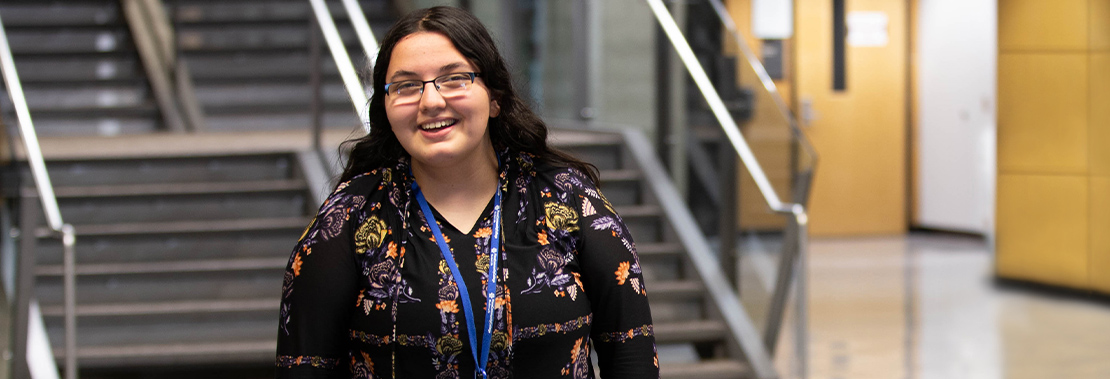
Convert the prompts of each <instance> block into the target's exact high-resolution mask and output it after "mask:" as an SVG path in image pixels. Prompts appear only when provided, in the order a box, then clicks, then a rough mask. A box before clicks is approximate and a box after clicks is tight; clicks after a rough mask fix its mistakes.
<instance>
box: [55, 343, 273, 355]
mask: <svg viewBox="0 0 1110 379" xmlns="http://www.w3.org/2000/svg"><path fill="white" fill-rule="evenodd" d="M276 348H277V340H276V339H265V340H255V341H238V342H217V343H173V344H134V345H110V346H81V347H78V348H77V356H78V357H80V358H81V359H95V358H136V357H156V356H188V355H213V354H216V355H231V354H251V353H270V354H273V353H274V352H275V349H276ZM64 354H65V350H64V349H63V348H60V347H59V348H54V355H55V356H62V355H64Z"/></svg>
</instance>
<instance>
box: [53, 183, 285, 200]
mask: <svg viewBox="0 0 1110 379" xmlns="http://www.w3.org/2000/svg"><path fill="white" fill-rule="evenodd" d="M305 186H306V184H305V182H304V181H303V180H298V179H277V180H251V181H234V182H227V181H224V182H184V183H144V184H118V185H91V186H65V187H58V188H57V189H56V190H55V195H57V196H58V197H60V198H77V197H122V196H149V195H200V194H225V193H257V192H272V191H292V190H301V189H305Z"/></svg>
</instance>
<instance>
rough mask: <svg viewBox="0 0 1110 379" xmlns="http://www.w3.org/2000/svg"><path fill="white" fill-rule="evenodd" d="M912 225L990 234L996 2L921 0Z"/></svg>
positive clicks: (993, 165) (993, 142)
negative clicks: (915, 200)
mask: <svg viewBox="0 0 1110 379" xmlns="http://www.w3.org/2000/svg"><path fill="white" fill-rule="evenodd" d="M917 9H918V12H917V15H916V20H917V37H916V40H917V44H916V46H917V56H916V61H917V62H916V63H917V65H916V67H917V80H916V83H917V84H916V85H915V87H916V92H917V98H918V108H917V112H916V113H917V115H916V117H915V118H916V119H917V127H916V129H917V130H916V138H915V143H916V148H915V155H916V156H917V162H918V163H917V167H918V171H917V176H916V180H915V188H914V195H915V197H916V198H917V204H916V206H917V211H916V212H914V224H916V225H920V226H924V227H929V228H934V229H944V230H953V231H962V232H971V233H979V234H989V233H991V232H993V230H994V226H993V225H994V222H993V219H994V173H995V155H994V151H995V129H996V128H995V118H994V104H995V99H996V95H995V88H996V84H995V81H996V80H995V78H996V77H997V69H996V67H997V62H998V37H997V35H998V33H997V20H998V8H997V2H996V1H994V0H920V1H919V2H918V8H917Z"/></svg>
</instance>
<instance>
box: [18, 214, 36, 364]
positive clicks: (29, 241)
mask: <svg viewBox="0 0 1110 379" xmlns="http://www.w3.org/2000/svg"><path fill="white" fill-rule="evenodd" d="M35 200H36V199H35V198H34V197H30V196H26V197H22V198H20V201H19V203H20V207H19V252H18V253H17V257H18V259H17V261H18V263H17V265H16V267H17V269H16V271H15V277H16V285H15V304H14V305H15V307H14V311H13V313H14V315H13V317H12V378H13V379H30V378H31V369H30V367H28V366H27V331H28V330H29V328H30V325H31V297H32V296H34V292H35V243H36V241H35V230H34V229H35V225H37V224H38V221H39V217H38V216H39V213H38V211H39V210H38V209H37V207H35Z"/></svg>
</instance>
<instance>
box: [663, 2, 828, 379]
mask: <svg viewBox="0 0 1110 379" xmlns="http://www.w3.org/2000/svg"><path fill="white" fill-rule="evenodd" d="M646 1H647V3H648V6H649V7H650V8H651V10H652V13H653V14H654V15H655V18H656V20H657V21H658V22H659V25H660V27H661V28H662V29H663V32H664V33H665V34H666V36H667V38H668V39H669V40H670V42H671V44H672V45H673V47H674V49H675V52H676V53H677V54H678V56H679V58H680V60H681V61H682V63H683V65H684V66H685V68H686V70H687V72H688V73H689V74H690V77H691V78H692V79H693V81H694V83H695V85H696V86H697V87H698V90H699V91H700V92H701V94H702V97H704V99H705V101H706V102H707V103H708V105H709V108H710V110H711V111H712V112H713V115H714V116H715V117H716V119H717V121H718V123H719V124H720V127H721V129H722V131H723V132H724V134H725V136H726V137H727V139H728V141H729V142H730V143H731V144H732V147H733V148H734V149H735V150H736V153H737V155H738V156H739V157H740V161H741V162H742V163H743V164H744V168H746V169H747V170H748V172H749V173H750V174H751V178H752V179H753V180H754V182H755V185H756V187H757V188H758V190H759V193H760V194H761V195H762V197H763V200H764V202H765V203H766V204H767V206H768V207H769V208H770V209H771V211H773V212H775V213H779V214H783V215H787V216H789V217H790V218H791V219H792V221H793V227H794V234H795V235H794V237H795V240H794V241H792V243H794V244H795V245H794V248H793V249H790V250H788V251H787V254H786V255H785V256H784V257H783V258H782V260H781V261H780V265H781V266H780V275H779V278H778V279H779V280H778V283H777V284H776V287H775V294H774V295H773V300H772V306H771V307H770V309H769V312H770V313H771V315H770V316H771V318H769V319H768V320H769V321H770V322H771V324H770V325H768V327H767V328H765V330H764V338H763V341H764V342H763V343H758V344H756V343H753V342H752V341H751V336H750V335H749V334H748V333H744V330H743V329H744V328H743V327H745V326H750V324H748V325H743V323H739V324H734V322H731V321H730V320H729V319H727V318H726V321H730V322H729V328H730V330H732V332H733V334H734V335H735V336H736V338H737V340H738V342H739V343H740V344H741V345H742V348H743V349H744V351H745V353H746V354H748V355H749V356H748V358H749V363H751V364H752V367H753V371H755V374H756V375H757V376H758V377H761V378H763V377H773V375H775V374H774V371H773V370H774V369H773V368H772V367H763V366H764V365H765V362H762V361H759V362H755V361H752V359H753V358H758V359H767V360H768V361H769V359H770V356H769V355H767V354H768V351H773V350H771V348H772V347H773V346H774V342H775V341H777V336H778V332H779V331H778V325H781V324H779V323H780V322H781V319H782V317H783V316H782V315H783V309H784V308H785V301H784V300H785V298H786V295H787V294H788V291H789V288H790V277H796V278H797V279H796V282H795V296H796V299H797V304H796V309H795V315H794V317H795V318H796V321H797V324H796V326H795V327H796V331H795V333H796V337H797V344H796V346H795V347H796V349H797V359H798V371H799V376H800V377H801V378H805V377H806V375H807V360H806V357H807V355H808V352H807V350H806V346H807V344H808V326H807V320H808V316H807V314H806V312H807V301H806V300H807V296H808V295H807V292H806V280H805V279H806V277H805V276H806V275H805V273H806V271H805V267H806V250H807V243H808V231H807V226H808V215H807V213H806V208H805V206H804V205H802V204H799V203H787V202H783V201H782V200H780V199H779V196H778V194H777V193H775V190H774V188H773V187H772V185H771V182H770V180H769V179H768V178H767V175H766V173H765V172H764V171H763V168H762V166H760V164H759V162H758V160H757V159H756V157H755V154H754V153H753V152H752V149H751V147H750V146H749V145H748V143H747V141H746V140H745V139H744V137H743V135H742V134H741V132H740V128H739V126H738V125H737V124H736V121H735V120H734V119H733V117H732V114H731V113H730V112H729V110H728V109H727V108H726V106H725V104H724V102H723V101H722V100H721V97H720V95H719V94H718V93H717V91H716V89H715V88H714V87H713V84H712V82H711V81H710V79H709V77H708V75H707V74H706V71H705V69H704V68H703V67H702V66H701V64H700V63H699V62H698V58H697V56H696V55H695V54H694V52H693V50H692V49H691V47H690V45H689V43H688V42H687V40H686V38H685V37H684V36H683V34H682V30H681V29H680V28H679V27H678V24H677V23H676V22H675V19H674V18H673V17H672V16H671V14H670V11H669V10H668V9H667V7H666V6H665V5H664V3H663V1H662V0H646ZM712 2H713V6H714V9H715V10H716V11H717V13H718V15H719V16H720V17H721V18H722V22H724V23H725V25H727V27H728V29H729V31H730V32H731V33H733V34H734V36H735V37H737V38H736V40H737V43H738V44H739V45H740V48H741V51H742V52H743V53H744V55H745V57H746V58H747V59H748V62H749V64H751V66H752V67H754V68H755V70H756V72H757V73H758V74H759V76H760V80H761V82H762V83H763V85H764V86H765V87H766V88H767V90H768V91H771V93H777V90H776V89H775V87H774V83H773V82H772V81H771V80H770V77H769V76H768V75H767V73H766V70H764V69H763V67H762V64H760V63H759V61H758V59H757V58H755V56H754V54H751V50H750V49H749V48H748V47H747V46H746V45H744V44H743V39H740V38H738V37H739V35H738V33H737V32H736V27H735V25H734V24H732V22H731V19H730V18H729V17H728V16H727V14H726V13H725V12H724V7H723V6H722V5H721V4H720V2H719V1H716V0H712ZM779 102H780V103H779V109H780V111H782V112H783V113H784V117H786V119H787V120H790V121H789V122H790V127H791V128H795V129H796V123H795V122H793V118H792V117H791V116H790V113H789V111H787V110H786V109H787V108H786V106H785V104H782V103H781V99H779ZM795 138H796V139H798V140H801V141H804V136H802V135H801V134H800V132H798V134H795ZM803 146H806V147H805V148H808V149H810V151H812V148H811V147H809V146H808V144H807V143H804V142H803ZM679 200H680V199H679ZM664 203H666V202H664ZM680 234H681V233H680ZM722 254H726V253H724V252H723V253H722ZM782 266H784V267H786V268H787V269H785V270H782V269H781V267H782ZM791 272H793V273H794V275H783V274H789V273H791ZM707 283H708V282H707ZM729 291H731V288H730V289H729ZM737 305H738V304H737ZM739 309H741V310H742V307H740V308H739ZM745 315H746V313H745ZM776 320H777V321H776ZM757 345H758V346H757ZM764 357H765V358H764ZM757 364H758V365H757Z"/></svg>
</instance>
